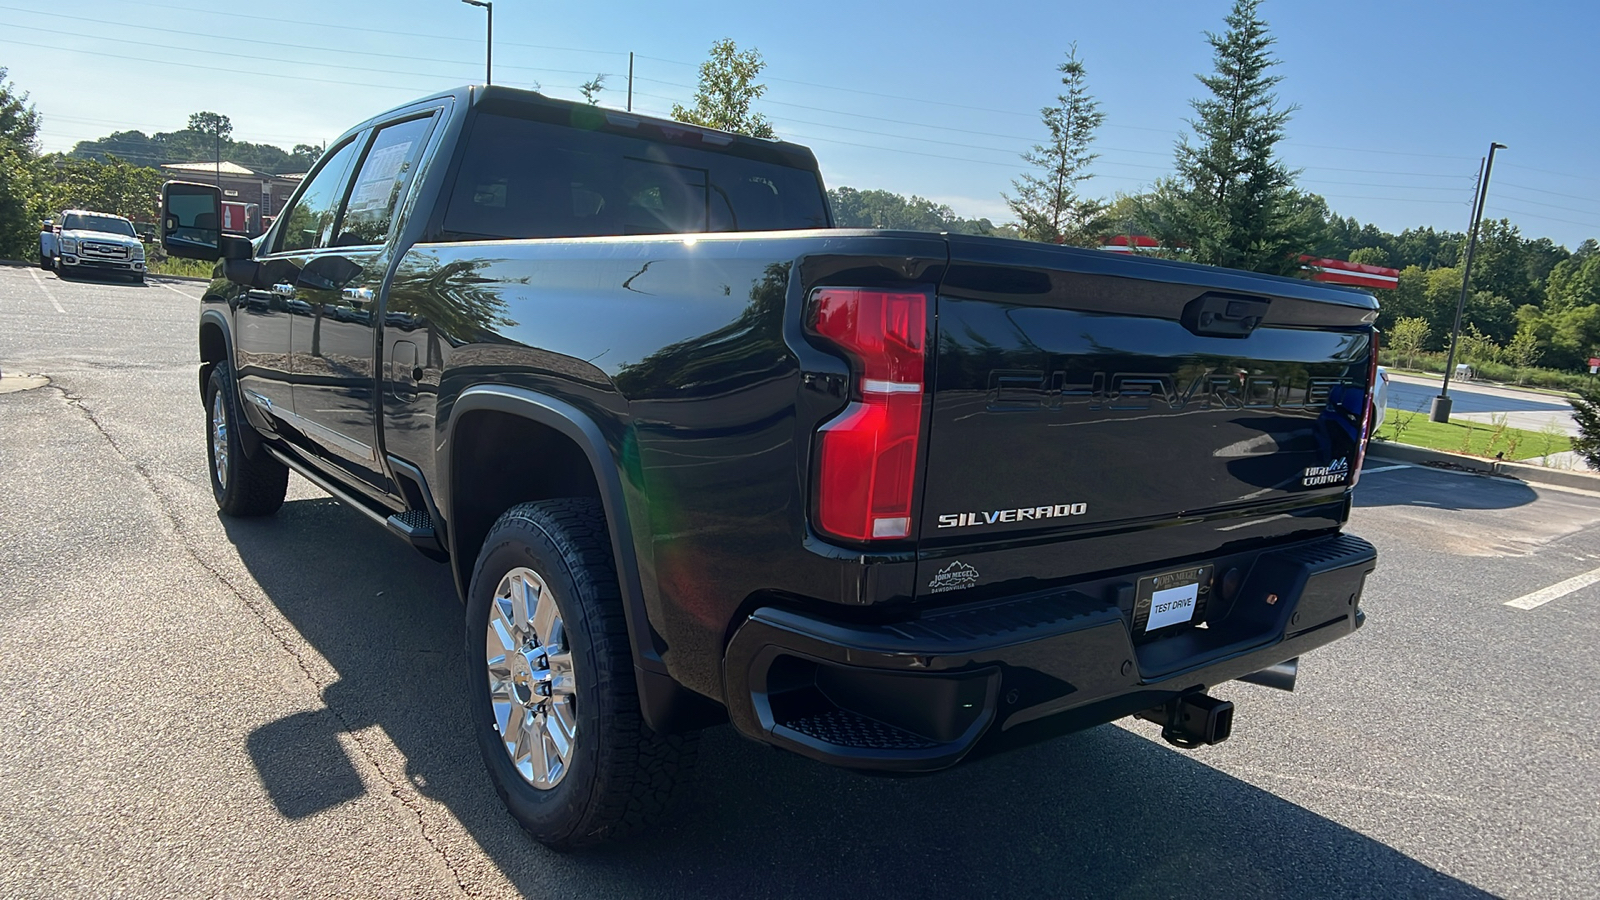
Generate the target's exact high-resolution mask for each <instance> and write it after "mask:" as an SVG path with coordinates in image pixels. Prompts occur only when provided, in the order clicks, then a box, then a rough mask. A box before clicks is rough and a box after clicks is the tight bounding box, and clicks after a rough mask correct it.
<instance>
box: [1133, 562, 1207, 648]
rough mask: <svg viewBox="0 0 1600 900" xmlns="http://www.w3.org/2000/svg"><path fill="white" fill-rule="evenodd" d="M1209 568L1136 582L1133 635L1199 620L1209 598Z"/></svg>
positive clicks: (1185, 570)
mask: <svg viewBox="0 0 1600 900" xmlns="http://www.w3.org/2000/svg"><path fill="white" fill-rule="evenodd" d="M1212 568H1213V567H1212V566H1195V567H1193V568H1189V569H1179V570H1177V571H1175V572H1165V573H1163V574H1160V575H1149V576H1146V577H1144V578H1141V579H1139V590H1138V592H1137V593H1136V594H1135V595H1134V602H1133V633H1134V634H1135V635H1146V634H1150V633H1151V632H1154V631H1160V630H1162V629H1165V628H1176V627H1177V626H1179V625H1187V624H1189V623H1191V622H1195V621H1198V620H1199V618H1200V616H1202V615H1203V614H1204V613H1205V607H1206V600H1207V599H1208V598H1209V597H1210V595H1211V572H1212Z"/></svg>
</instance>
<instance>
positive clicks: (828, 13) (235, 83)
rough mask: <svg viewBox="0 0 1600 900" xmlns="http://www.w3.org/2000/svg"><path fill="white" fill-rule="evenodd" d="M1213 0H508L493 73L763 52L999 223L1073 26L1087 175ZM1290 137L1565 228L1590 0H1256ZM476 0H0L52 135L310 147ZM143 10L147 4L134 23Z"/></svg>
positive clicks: (1579, 188) (377, 93) (562, 83)
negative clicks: (1094, 137) (183, 136)
mask: <svg viewBox="0 0 1600 900" xmlns="http://www.w3.org/2000/svg"><path fill="white" fill-rule="evenodd" d="M1228 7H1229V3H1228V2H1226V0H1189V2H1163V0H1146V2H1144V3H1137V4H1129V3H1112V2H1106V0H1099V2H1094V3H1090V2H1083V0H1053V2H1039V0H1035V2H1032V3H1023V2H1009V0H990V2H984V3H972V2H964V3H955V2H943V0H920V2H915V3H913V2H901V0H892V2H891V0H883V2H878V3H862V2H859V0H858V2H853V3H841V2H834V0H813V2H811V3H808V4H804V5H801V6H792V5H782V6H780V5H776V4H772V5H767V4H753V3H729V2H720V0H708V2H699V3H692V4H669V3H659V2H656V3H645V2H633V0H628V2H612V3H604V4H601V3H592V4H575V3H566V4H555V3H548V2H532V0H499V2H498V3H497V4H496V9H495V76H496V77H495V80H496V82H497V83H505V84H513V85H520V86H531V85H532V84H533V83H534V82H537V83H539V84H540V85H541V87H542V89H543V90H544V91H545V92H546V93H548V94H551V95H553V96H558V97H568V98H573V99H576V98H577V97H578V92H577V85H578V84H580V83H581V82H583V81H585V80H587V78H589V77H591V76H593V75H594V74H596V73H600V72H604V73H608V74H609V76H610V77H608V79H607V82H606V84H607V87H608V90H607V92H606V93H605V94H603V95H602V96H603V102H604V104H605V105H608V106H612V105H614V106H618V107H620V106H622V105H623V104H624V102H625V97H624V93H625V88H626V82H627V78H626V75H627V67H628V57H627V54H628V51H630V50H631V51H633V52H635V53H636V54H638V57H637V59H636V62H635V79H636V80H635V93H634V106H635V109H637V110H641V111H644V112H647V113H656V114H663V115H664V114H666V112H667V111H668V110H669V109H670V108H671V105H672V103H673V101H686V100H688V98H689V97H690V96H691V95H692V93H693V87H694V84H695V78H696V65H697V64H698V63H699V61H700V60H702V59H703V58H704V57H705V55H706V51H707V49H708V48H709V47H710V45H711V43H712V41H714V40H716V39H718V38H721V37H725V36H726V37H731V38H733V39H734V40H735V41H737V42H738V44H739V46H740V47H741V48H751V47H754V48H758V49H759V50H760V51H761V52H762V54H763V55H764V56H765V58H766V60H767V63H768V67H767V70H766V73H765V75H766V79H765V80H766V82H767V84H768V88H769V89H768V93H767V96H766V98H764V100H763V101H761V102H760V103H759V104H758V108H759V109H760V110H761V111H762V112H764V113H765V114H766V115H767V116H768V117H769V118H771V119H772V120H773V122H774V124H775V126H776V128H777V130H778V133H779V134H780V135H781V136H783V137H786V138H788V139H791V140H795V141H798V142H800V143H804V144H808V145H810V146H811V147H812V148H813V149H814V150H815V151H816V153H817V156H818V157H819V159H820V160H821V161H822V168H823V174H824V177H825V178H826V180H827V182H828V183H829V184H830V185H832V186H838V185H849V186H852V187H858V188H883V189H887V190H892V191H896V192H898V193H905V194H911V193H915V194H920V195H922V196H925V197H929V198H933V199H936V200H939V201H941V202H944V203H948V204H949V205H950V206H951V207H952V208H954V209H955V211H956V212H957V213H959V214H961V215H966V216H979V215H986V216H990V217H991V218H995V219H996V220H1003V219H1005V218H1006V210H1005V207H1004V203H1003V201H1002V199H1001V196H1000V195H1001V193H1002V192H1003V191H1007V190H1009V188H1010V182H1011V180H1012V179H1013V178H1015V177H1016V176H1017V175H1018V174H1019V172H1020V171H1021V170H1022V165H1023V164H1022V163H1021V162H1020V161H1019V159H1018V157H1017V154H1018V153H1020V152H1021V151H1023V150H1025V149H1026V148H1027V147H1028V145H1030V144H1031V143H1034V142H1036V141H1037V140H1039V139H1040V137H1041V135H1040V126H1039V122H1038V109H1039V107H1040V106H1042V105H1044V104H1046V103H1049V102H1051V100H1052V98H1053V97H1054V95H1055V93H1056V92H1057V88H1058V87H1059V81H1058V77H1059V76H1058V75H1057V73H1056V72H1055V66H1056V65H1057V64H1058V63H1059V62H1060V61H1061V59H1062V55H1063V52H1064V51H1065V49H1066V47H1067V45H1068V44H1070V43H1072V42H1074V41H1076V42H1077V44H1078V52H1079V55H1080V57H1081V58H1082V59H1083V60H1084V62H1085V64H1086V65H1087V66H1088V71H1089V82H1090V88H1091V90H1092V91H1093V92H1094V94H1095V95H1096V96H1097V97H1098V99H1099V100H1100V102H1101V109H1102V111H1103V112H1104V113H1105V115H1106V123H1105V125H1104V127H1103V128H1102V129H1101V130H1100V133H1099V137H1098V141H1097V149H1098V150H1099V151H1100V152H1101V154H1102V156H1101V159H1100V160H1099V161H1098V162H1097V163H1096V164H1095V167H1094V171H1095V173H1096V178H1095V179H1094V180H1092V181H1090V182H1088V184H1087V189H1088V190H1090V191H1091V192H1094V193H1099V194H1103V195H1106V196H1110V195H1113V194H1115V193H1117V192H1132V191H1137V190H1139V189H1141V188H1142V187H1145V186H1148V184H1149V183H1150V182H1151V181H1152V180H1153V179H1155V178H1157V177H1160V176H1162V175H1163V174H1166V173H1167V172H1168V171H1170V168H1171V163H1172V144H1173V141H1174V140H1175V138H1176V137H1177V135H1178V134H1179V133H1180V131H1182V130H1183V129H1184V128H1185V126H1184V124H1183V119H1184V117H1186V116H1187V115H1189V106H1188V101H1189V99H1190V98H1192V97H1194V96H1196V95H1197V93H1198V91H1199V90H1200V85H1199V84H1198V83H1197V82H1196V81H1195V80H1194V74H1195V73H1197V72H1204V71H1207V70H1208V69H1209V66H1210V48H1209V47H1208V46H1207V45H1206V44H1205V42H1204V40H1203V37H1202V32H1203V31H1205V30H1208V29H1210V30H1218V31H1220V30H1221V29H1222V28H1223V22H1222V19H1223V16H1224V15H1225V14H1226V12H1227V10H1228ZM1263 13H1264V15H1265V17H1266V18H1267V20H1268V22H1269V23H1270V24H1271V27H1272V31H1273V33H1274V35H1275V36H1276V37H1277V39H1278V46H1277V48H1276V51H1277V53H1278V55H1279V57H1280V58H1281V59H1282V60H1283V64H1282V65H1281V66H1280V67H1279V72H1280V73H1281V74H1282V75H1283V76H1284V77H1285V80H1284V82H1283V84H1282V85H1280V88H1279V91H1280V94H1281V96H1282V98H1283V100H1284V101H1286V102H1289V103H1295V104H1298V105H1299V106H1300V107H1301V109H1300V111H1299V112H1297V113H1296V114H1295V116H1294V119H1293V120H1292V121H1291V122H1290V124H1289V128H1288V140H1286V141H1285V142H1284V143H1283V144H1282V145H1280V146H1281V147H1282V151H1283V156H1284V158H1285V159H1286V160H1287V161H1288V162H1289V163H1290V164H1291V165H1293V166H1297V167H1301V168H1303V169H1304V172H1303V174H1302V175H1301V182H1302V187H1304V188H1305V189H1307V190H1312V191H1316V192H1317V193H1320V194H1322V195H1324V196H1326V197H1327V198H1328V201H1329V203H1330V204H1331V205H1332V206H1333V208H1334V209H1335V210H1336V211H1337V212H1339V213H1340V214H1342V215H1346V216H1355V217H1357V218H1358V219H1360V220H1362V221H1363V222H1373V223H1375V224H1377V225H1378V226H1380V227H1382V228H1385V229H1389V230H1393V231H1398V230H1400V229H1401V228H1405V227H1408V226H1421V225H1432V226H1434V227H1439V228H1449V229H1456V230H1459V229H1463V228H1465V226H1466V225H1467V219H1468V216H1469V214H1470V207H1469V203H1470V199H1471V191H1472V182H1473V177H1474V174H1475V172H1476V170H1477V165H1478V160H1479V158H1480V157H1481V156H1482V154H1483V153H1484V151H1485V150H1486V148H1487V147H1488V144H1489V142H1490V141H1491V140H1495V141H1499V142H1501V143H1504V144H1507V145H1509V148H1510V149H1508V150H1505V151H1502V152H1501V153H1500V155H1499V156H1498V157H1497V159H1496V166H1495V175H1494V180H1493V184H1492V186H1491V191H1490V200H1489V204H1488V212H1489V214H1490V215H1492V216H1496V217H1500V216H1504V217H1507V218H1510V219H1511V220H1512V221H1513V222H1515V223H1516V224H1517V225H1519V226H1520V227H1521V228H1522V230H1523V233H1524V234H1527V235H1529V236H1548V237H1550V238H1552V239H1553V240H1555V241H1557V242H1558V243H1563V244H1566V245H1567V246H1568V247H1572V246H1575V245H1576V244H1577V243H1578V242H1579V241H1581V240H1583V239H1584V238H1586V237H1600V149H1597V148H1600V116H1597V115H1596V110H1597V107H1600V102H1597V93H1600V52H1596V49H1595V44H1596V39H1597V37H1600V4H1593V3H1586V2H1540V0H1528V2H1521V3H1492V2H1486V0H1452V2H1450V3H1441V2H1437V0H1436V2H1428V3H1419V2H1405V0H1389V2H1379V0H1346V2H1343V3H1339V4H1313V3H1307V2H1303V0H1269V2H1267V3H1266V4H1264V6H1263ZM483 20H484V15H483V11H482V10H480V9H475V8H473V7H469V6H466V5H464V4H462V3H460V2H459V0H393V2H384V3H377V2H355V0H333V2H328V0H323V2H310V0H279V2H276V3H274V4H254V5H249V6H246V5H244V4H238V3H220V2H208V0H162V2H156V3H138V4H133V3H126V2H102V0H81V2H78V3H75V4H51V5H49V6H43V5H40V4H37V3H30V2H24V0H0V66H5V67H9V68H10V70H11V78H12V80H13V81H14V82H16V84H17V85H18V86H19V87H21V88H22V89H23V90H26V91H28V92H30V93H31V94H32V99H33V101H34V102H35V104H36V105H37V107H38V108H39V110H40V112H42V113H43V115H44V127H43V129H42V135H41V137H42V141H43V144H44V147H45V149H48V150H65V149H70V147H71V146H72V144H73V143H74V142H76V141H78V140H83V139H88V138H94V137H98V136H101V135H104V134H106V133H109V132H111V131H113V130H123V129H132V128H137V129H140V130H143V131H146V132H154V131H170V130H175V129H178V128H181V127H183V125H184V123H185V121H186V119H187V116H188V114H189V113H191V112H194V111H197V110H202V109H209V110H215V111H217V112H221V113H223V114H225V115H228V116H229V117H231V119H232V121H233V123H234V128H235V136H236V137H238V138H240V139H244V140H253V141H265V142H270V143H276V144H279V145H282V146H285V147H287V146H290V145H293V144H295V143H315V142H320V141H324V140H327V139H329V138H332V137H334V136H336V135H337V134H338V133H339V132H341V131H343V130H344V129H345V128H346V127H348V126H349V125H351V124H353V123H355V122H357V121H359V120H361V119H363V118H365V117H366V116H368V115H371V114H373V113H375V112H379V111H381V110H383V109H386V108H388V107H390V106H394V105H397V104H399V103H402V102H405V101H406V100H408V99H411V98H414V97H416V96H419V95H421V94H424V93H426V92H429V91H431V90H435V89H438V88H443V87H448V86H453V85H457V84H461V83H464V82H468V81H481V80H482V77H483V26H484V21H483ZM132 26H139V27H132Z"/></svg>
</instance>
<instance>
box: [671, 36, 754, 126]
mask: <svg viewBox="0 0 1600 900" xmlns="http://www.w3.org/2000/svg"><path fill="white" fill-rule="evenodd" d="M766 67H767V64H766V62H765V61H764V60H762V58H761V53H760V51H758V50H746V51H745V52H743V53H740V52H739V47H738V45H736V44H735V43H734V42H733V39H732V38H723V39H722V40H720V41H717V42H716V43H715V44H712V45H711V56H710V57H709V58H707V59H706V61H705V62H703V63H701V64H700V87H699V88H698V89H697V90H696V91H695V94H694V107H693V108H692V109H690V108H685V107H684V106H683V105H682V104H679V103H674V104H673V105H672V117H673V118H674V119H677V120H678V121H679V122H688V123H689V124H690V125H703V126H705V127H707V128H716V129H719V130H722V131H731V132H733V133H735V134H748V135H750V136H751V137H758V138H775V137H777V135H776V134H774V133H773V131H772V123H771V122H769V121H767V117H766V116H763V115H762V114H761V113H758V112H751V111H750V104H751V103H753V102H755V101H756V100H759V99H761V95H762V94H765V93H766V92H767V86H766V85H764V84H757V83H756V77H757V76H759V75H760V74H761V70H762V69H764V68H766Z"/></svg>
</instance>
